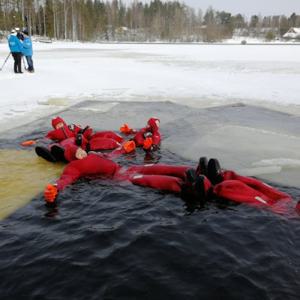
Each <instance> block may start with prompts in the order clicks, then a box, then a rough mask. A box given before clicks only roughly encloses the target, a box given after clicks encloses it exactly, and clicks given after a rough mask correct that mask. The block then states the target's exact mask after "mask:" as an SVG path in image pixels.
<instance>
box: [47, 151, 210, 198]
mask: <svg viewBox="0 0 300 300" xmlns="http://www.w3.org/2000/svg"><path fill="white" fill-rule="evenodd" d="M78 152H79V153H78ZM76 157H77V160H73V161H71V162H70V163H69V164H68V165H67V166H66V167H65V169H64V171H63V173H62V175H61V177H60V178H59V179H58V180H57V181H56V183H55V184H54V185H53V184H48V185H47V187H46V189H45V192H44V195H45V200H46V202H47V203H50V204H51V203H55V200H56V198H57V195H58V192H60V191H62V190H63V189H64V188H65V187H66V186H68V185H70V184H72V183H74V182H75V181H77V180H78V179H80V178H83V177H95V176H96V177H100V178H111V179H114V180H116V181H129V182H131V183H133V184H136V185H140V186H147V187H152V188H154V189H158V190H163V191H169V192H173V193H181V192H182V191H183V189H185V190H186V191H188V190H189V188H188V187H189V183H188V182H186V172H187V171H188V170H189V169H190V168H191V167H190V166H171V165H165V164H156V165H137V166H131V167H128V168H125V167H121V166H120V165H119V164H117V163H115V162H113V161H112V160H110V159H107V158H105V157H104V155H103V154H100V153H89V154H87V153H86V152H82V149H80V150H79V149H77V151H76ZM80 158H81V159H80ZM198 178H199V179H198V180H197V185H199V186H203V187H202V188H199V191H201V190H203V191H204V190H208V189H209V188H210V183H209V180H208V179H207V178H205V177H204V176H198ZM204 186H205V188H204ZM190 190H191V192H193V189H190ZM195 192H196V191H195Z"/></svg>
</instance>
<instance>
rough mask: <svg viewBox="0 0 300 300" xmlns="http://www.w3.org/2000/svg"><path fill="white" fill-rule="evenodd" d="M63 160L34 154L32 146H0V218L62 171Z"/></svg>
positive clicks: (27, 200) (33, 194) (25, 202)
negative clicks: (23, 147) (56, 160)
mask: <svg viewBox="0 0 300 300" xmlns="http://www.w3.org/2000/svg"><path fill="white" fill-rule="evenodd" d="M63 167H64V165H63V164H57V163H56V164H54V163H50V162H47V161H45V160H44V159H42V158H40V157H38V156H37V155H36V154H35V153H34V151H33V150H30V151H28V150H7V149H4V150H1V149H0V219H4V218H6V217H7V216H9V215H10V214H12V213H13V212H14V211H16V210H17V209H18V208H20V207H22V206H24V205H25V204H27V203H28V202H30V201H31V199H32V198H33V197H34V196H36V195H37V194H38V193H41V192H42V191H43V190H44V187H45V186H46V184H47V183H49V182H51V181H53V180H55V179H56V178H57V177H59V175H60V174H61V172H62V169H63Z"/></svg>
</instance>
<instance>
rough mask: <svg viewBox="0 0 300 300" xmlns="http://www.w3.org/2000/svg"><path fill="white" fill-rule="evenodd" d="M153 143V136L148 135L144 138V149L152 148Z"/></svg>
mask: <svg viewBox="0 0 300 300" xmlns="http://www.w3.org/2000/svg"><path fill="white" fill-rule="evenodd" d="M152 145H153V141H152V138H151V137H147V138H146V139H145V140H144V144H143V149H144V150H151V147H152Z"/></svg>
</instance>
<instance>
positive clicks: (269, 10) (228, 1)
mask: <svg viewBox="0 0 300 300" xmlns="http://www.w3.org/2000/svg"><path fill="white" fill-rule="evenodd" d="M122 1H123V2H125V3H130V2H132V0H122ZM139 1H143V2H150V0H139ZM180 2H184V3H186V4H187V5H189V6H191V7H195V8H201V9H202V10H203V11H205V10H206V9H207V8H208V7H209V6H212V7H213V8H214V9H216V10H225V11H228V12H231V13H233V14H236V13H241V14H244V15H247V16H250V15H254V14H261V15H281V14H284V15H287V16H289V15H290V14H292V13H293V12H296V13H297V14H300V0H181V1H180Z"/></svg>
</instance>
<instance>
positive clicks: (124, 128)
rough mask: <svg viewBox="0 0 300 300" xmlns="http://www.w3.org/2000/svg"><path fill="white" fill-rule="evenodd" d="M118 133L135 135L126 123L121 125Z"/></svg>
mask: <svg viewBox="0 0 300 300" xmlns="http://www.w3.org/2000/svg"><path fill="white" fill-rule="evenodd" d="M120 131H121V132H122V133H124V134H133V133H135V132H136V131H135V130H134V129H132V128H130V127H129V125H128V124H127V123H125V124H123V125H122V126H121V127H120Z"/></svg>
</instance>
